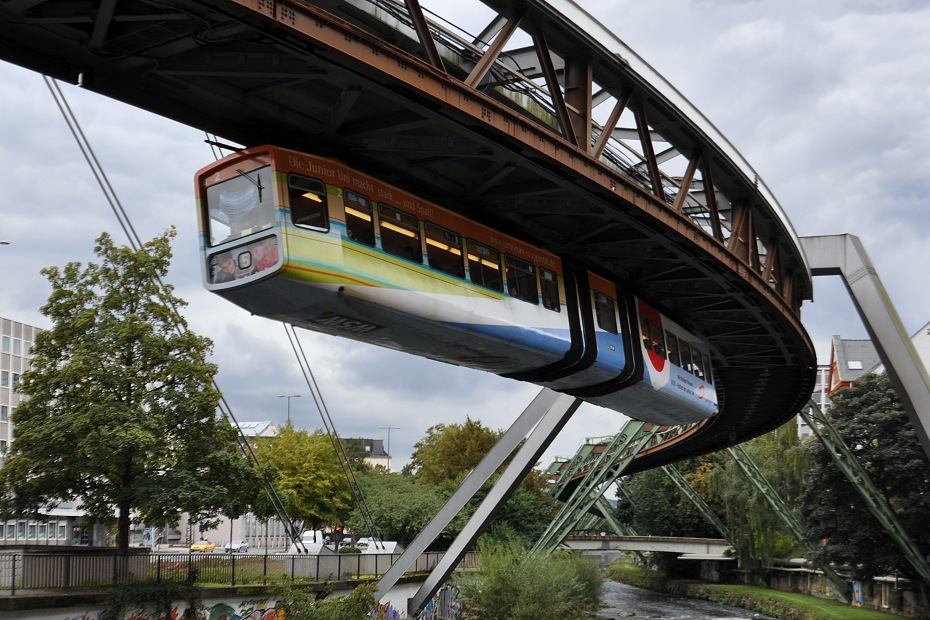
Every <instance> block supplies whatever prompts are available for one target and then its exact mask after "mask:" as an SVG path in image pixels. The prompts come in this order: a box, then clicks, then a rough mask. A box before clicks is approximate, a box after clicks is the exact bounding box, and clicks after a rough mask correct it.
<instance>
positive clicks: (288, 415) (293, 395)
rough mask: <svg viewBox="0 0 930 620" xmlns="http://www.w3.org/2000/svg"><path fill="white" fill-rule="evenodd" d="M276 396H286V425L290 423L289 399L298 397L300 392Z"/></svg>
mask: <svg viewBox="0 0 930 620" xmlns="http://www.w3.org/2000/svg"><path fill="white" fill-rule="evenodd" d="M278 398H286V399H287V424H288V426H290V424H291V399H292V398H300V394H290V395H286V394H278Z"/></svg>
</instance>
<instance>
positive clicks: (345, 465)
mask: <svg viewBox="0 0 930 620" xmlns="http://www.w3.org/2000/svg"><path fill="white" fill-rule="evenodd" d="M283 325H284V332H285V333H286V334H287V339H288V340H289V341H290V343H291V348H292V349H293V351H294V356H295V357H296V358H297V363H298V364H299V365H300V370H301V372H303V375H304V380H305V381H306V383H307V388H308V389H309V390H310V395H311V396H312V397H313V402H314V403H315V404H316V407H317V409H318V410H319V412H320V418H321V419H322V421H323V426H324V428H325V429H326V434H327V435H328V436H329V440H330V442H332V444H333V450H335V451H336V458H337V459H338V460H339V465H340V466H341V467H342V471H343V473H344V474H345V477H346V481H347V482H348V484H349V490H350V491H351V492H352V496H353V498H354V499H355V503H356V506H358V510H359V512H360V513H361V515H362V520H363V521H364V522H365V527H366V528H367V529H368V531H369V536H370V537H371V538H372V542H373V544H374V545H375V547H376V548H381V549H383V548H384V543H383V542H382V539H381V533H380V532H379V531H378V528H377V527H376V526H375V522H374V519H373V518H372V516H371V511H370V510H369V509H368V503H367V502H366V501H365V494H364V493H363V492H362V487H361V486H359V483H358V478H356V476H355V472H354V471H353V470H352V466H351V464H350V463H349V456H348V455H347V454H346V451H345V445H344V444H343V442H342V441H340V439H339V435H338V434H337V433H336V427H335V425H334V424H333V419H332V416H330V415H329V409H328V408H327V407H326V402H325V401H324V400H323V394H322V392H320V386H319V384H317V382H316V377H314V376H313V371H312V370H311V369H310V364H309V362H308V361H307V356H306V354H305V353H304V350H303V346H302V345H301V344H300V340H298V338H297V331H296V330H295V329H294V326H293V325H291V324H290V323H283Z"/></svg>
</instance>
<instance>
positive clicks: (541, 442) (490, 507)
mask: <svg viewBox="0 0 930 620" xmlns="http://www.w3.org/2000/svg"><path fill="white" fill-rule="evenodd" d="M545 392H551V391H550V390H543V392H541V393H540V394H539V396H537V399H541V398H543V396H544V393H545ZM551 393H552V394H555V398H554V399H553V400H552V403H551V405H550V406H549V407H548V408H547V409H546V410H545V412H544V414H543V416H542V418H541V419H540V420H539V423H538V424H536V426H535V428H533V430H532V432H530V434H529V436H528V437H527V438H526V440H525V441H524V442H523V445H522V446H521V447H520V450H519V451H518V452H517V454H516V455H515V456H514V458H513V460H512V461H511V462H510V464H509V465H507V468H506V469H505V470H504V473H502V474H501V476H500V478H498V480H497V482H496V483H495V484H494V486H493V487H491V490H490V491H489V492H488V494H487V496H486V497H485V498H484V501H482V502H481V505H480V506H478V509H477V510H476V511H475V513H474V514H473V515H472V517H471V518H470V519H469V520H468V523H466V524H465V527H464V528H462V531H461V532H460V533H459V535H458V536H457V537H456V538H455V540H454V541H453V542H452V545H451V546H450V547H449V549H448V550H447V551H446V553H445V555H444V556H443V557H442V559H441V560H440V561H439V563H438V564H437V565H436V567H435V568H434V569H433V570H432V572H431V573H430V574H429V576H427V578H426V580H425V581H424V582H423V584H422V585H421V586H420V589H419V590H417V593H416V594H415V595H414V596H413V597H411V598H410V600H409V601H408V604H407V611H408V615H409V614H410V613H412V612H416V611H419V610H420V609H422V608H423V607H424V606H425V605H426V602H427V600H429V598H430V597H432V596H433V594H435V593H436V590H438V589H439V586H440V585H442V583H443V582H444V581H445V580H446V579H448V577H449V575H450V574H451V573H452V570H453V569H454V568H455V567H456V565H458V563H459V561H460V560H461V559H462V557H463V556H464V555H465V552H466V551H468V549H469V548H471V546H472V545H474V543H475V541H476V540H477V539H478V536H480V535H481V533H482V532H483V531H484V530H485V528H486V527H487V526H488V524H489V523H490V522H491V519H493V518H494V515H495V514H497V511H498V510H499V509H500V507H501V506H502V505H503V503H504V502H506V501H507V499H508V498H509V497H510V496H511V494H513V491H514V490H515V489H516V488H517V486H518V485H519V484H520V482H522V481H523V479H524V478H525V477H526V474H527V473H528V472H529V470H530V469H531V468H532V467H533V465H535V464H536V462H537V461H538V460H539V457H540V456H542V453H543V452H544V451H545V450H546V448H548V447H549V444H550V443H552V440H553V439H555V437H556V435H558V434H559V431H561V430H562V428H563V427H564V426H565V423H566V422H568V420H569V418H570V417H571V416H572V414H573V413H575V411H577V410H578V407H580V406H581V403H582V401H581V400H579V399H577V398H575V397H573V396H569V395H567V394H556V393H555V392H551ZM535 403H536V401H535V400H534V401H533V404H531V405H530V407H533V405H534V404H535ZM505 435H506V434H505ZM501 440H503V438H502V439H501ZM518 443H519V441H518ZM504 458H506V456H505V457H504ZM482 463H483V461H482ZM498 465H499V464H498ZM494 469H496V468H494ZM494 469H492V470H491V472H492V473H493V471H494ZM488 475H489V476H490V474H488ZM478 486H479V487H480V485H478ZM473 494H474V493H472V495H473ZM466 501H467V499H466ZM453 516H454V515H453ZM440 531H442V528H440ZM421 535H422V534H421ZM418 538H419V537H418ZM392 568H393V567H392ZM379 590H380V588H379Z"/></svg>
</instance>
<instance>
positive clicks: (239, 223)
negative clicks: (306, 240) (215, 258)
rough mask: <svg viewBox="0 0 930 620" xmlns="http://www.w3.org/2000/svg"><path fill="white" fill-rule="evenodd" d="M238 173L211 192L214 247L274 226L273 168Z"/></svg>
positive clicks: (211, 227)
mask: <svg viewBox="0 0 930 620" xmlns="http://www.w3.org/2000/svg"><path fill="white" fill-rule="evenodd" d="M236 172H238V173H239V174H237V175H236V176H234V177H232V178H230V179H227V180H225V181H223V182H222V183H217V184H216V185H211V186H210V187H208V188H207V212H208V215H209V220H208V225H209V227H210V231H209V235H210V245H211V246H215V245H219V244H221V243H225V242H227V241H232V240H234V239H239V238H240V237H245V236H246V235H250V234H252V233H254V232H258V231H260V230H265V229H266V228H271V227H272V226H274V217H275V209H274V200H273V196H272V191H271V168H270V167H269V166H263V167H262V168H259V169H258V170H252V171H251V172H243V171H242V170H237V171H236Z"/></svg>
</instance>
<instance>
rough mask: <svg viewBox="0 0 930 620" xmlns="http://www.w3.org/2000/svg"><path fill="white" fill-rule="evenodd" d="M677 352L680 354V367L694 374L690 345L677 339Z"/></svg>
mask: <svg viewBox="0 0 930 620" xmlns="http://www.w3.org/2000/svg"><path fill="white" fill-rule="evenodd" d="M678 346H679V349H678V353H679V354H680V355H681V368H682V370H684V371H686V372H690V373H691V374H692V375H693V374H694V364H692V363H691V347H690V346H688V343H687V342H685V341H684V340H679V341H678Z"/></svg>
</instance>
